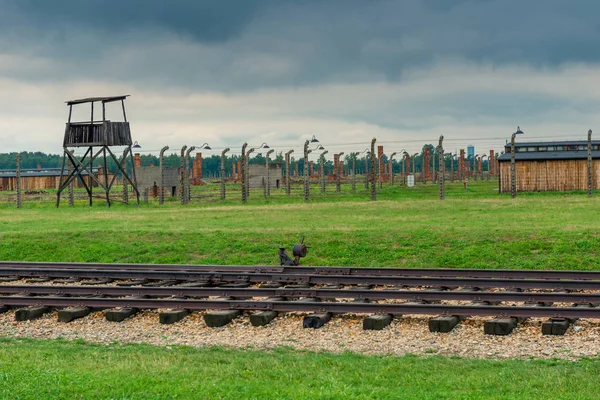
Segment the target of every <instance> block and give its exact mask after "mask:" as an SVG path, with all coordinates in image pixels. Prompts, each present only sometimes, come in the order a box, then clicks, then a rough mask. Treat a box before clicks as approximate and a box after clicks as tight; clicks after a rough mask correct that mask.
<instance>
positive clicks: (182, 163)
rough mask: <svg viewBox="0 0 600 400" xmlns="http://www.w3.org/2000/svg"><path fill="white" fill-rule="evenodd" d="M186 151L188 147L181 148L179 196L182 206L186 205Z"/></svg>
mask: <svg viewBox="0 0 600 400" xmlns="http://www.w3.org/2000/svg"><path fill="white" fill-rule="evenodd" d="M185 149H187V145H184V146H183V147H182V148H181V157H180V158H179V195H180V198H181V204H185Z"/></svg>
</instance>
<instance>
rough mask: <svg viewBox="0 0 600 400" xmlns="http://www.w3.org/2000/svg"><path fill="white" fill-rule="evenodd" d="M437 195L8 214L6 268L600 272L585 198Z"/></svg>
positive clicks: (2, 210)
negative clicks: (285, 266)
mask: <svg viewBox="0 0 600 400" xmlns="http://www.w3.org/2000/svg"><path fill="white" fill-rule="evenodd" d="M470 188H471V189H469V191H467V192H465V191H464V190H463V189H462V185H460V187H458V186H454V187H450V188H449V190H448V198H447V199H446V200H445V201H443V202H442V201H439V200H437V199H436V196H437V188H436V187H435V186H434V185H427V186H420V187H419V188H417V189H414V190H409V189H396V188H394V189H392V190H386V191H385V192H384V193H382V194H381V195H380V196H379V198H380V200H378V201H376V202H372V201H369V200H366V199H365V198H366V196H365V195H360V194H359V195H356V196H351V195H349V194H341V195H337V194H335V193H333V194H329V195H327V196H323V195H320V196H316V197H315V200H314V201H313V202H311V203H310V204H305V203H304V202H303V201H302V200H301V199H298V198H291V199H288V198H286V197H285V196H279V197H275V200H273V201H271V202H270V203H268V204H266V203H265V200H264V199H263V198H261V197H259V196H254V198H252V199H251V202H250V204H248V205H240V204H239V199H229V200H227V201H225V202H224V204H223V203H221V202H220V201H219V202H216V201H204V202H196V203H194V204H192V205H189V206H186V207H183V206H181V205H179V204H177V203H175V202H173V203H169V204H167V205H165V206H163V207H159V206H158V205H156V204H154V203H151V204H148V205H145V204H144V205H142V206H140V207H135V206H124V205H120V204H115V205H114V206H113V207H111V208H110V209H108V208H107V207H106V206H105V205H102V203H101V202H97V203H96V204H95V206H93V207H91V208H90V207H86V206H85V205H83V204H78V205H77V206H76V207H74V208H69V207H67V206H65V207H61V208H59V209H55V208H54V207H53V204H52V203H48V202H44V203H28V204H27V207H26V208H24V209H21V210H16V209H14V208H13V207H8V206H5V207H0V259H3V260H15V261H17V260H30V261H86V262H132V263H140V262H144V263H196V264H213V263H217V264H253V265H256V264H274V263H276V262H277V257H276V252H277V249H278V247H279V246H280V245H284V246H288V247H290V246H291V245H293V244H294V243H295V242H297V241H299V240H300V238H301V237H302V236H305V237H306V243H307V244H309V245H311V246H313V247H312V248H311V250H310V254H309V256H308V258H307V259H306V260H305V263H307V264H310V265H326V266H333V265H340V266H341V265H346V266H387V267H449V268H459V267H472V268H527V269H595V268H599V267H600V258H599V257H598V255H599V254H598V252H599V249H600V234H599V232H600V218H594V215H595V210H596V209H598V207H599V206H600V199H599V198H598V197H593V198H588V197H587V196H586V195H585V194H568V195H564V194H540V195H531V194H529V195H523V196H519V197H518V198H517V199H515V200H511V199H510V197H509V196H507V195H498V194H497V193H496V192H495V191H494V187H493V185H491V184H479V185H471V186H470Z"/></svg>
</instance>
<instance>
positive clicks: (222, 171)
mask: <svg viewBox="0 0 600 400" xmlns="http://www.w3.org/2000/svg"><path fill="white" fill-rule="evenodd" d="M228 151H229V147H226V148H225V149H223V151H222V152H221V200H225V153H227V152H228ZM234 165H235V164H234Z"/></svg>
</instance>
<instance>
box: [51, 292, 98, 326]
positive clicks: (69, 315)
mask: <svg viewBox="0 0 600 400" xmlns="http://www.w3.org/2000/svg"><path fill="white" fill-rule="evenodd" d="M85 297H87V298H90V299H92V298H102V297H104V296H102V295H93V296H85ZM100 310H103V308H92V307H66V308H63V309H61V310H58V316H57V317H58V322H72V321H74V320H76V319H79V318H83V317H86V316H88V315H89V314H91V313H92V312H93V311H100Z"/></svg>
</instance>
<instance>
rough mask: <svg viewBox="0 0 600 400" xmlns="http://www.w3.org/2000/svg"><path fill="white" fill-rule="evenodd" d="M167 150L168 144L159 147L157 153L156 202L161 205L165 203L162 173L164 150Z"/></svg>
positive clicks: (163, 176)
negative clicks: (157, 180)
mask: <svg viewBox="0 0 600 400" xmlns="http://www.w3.org/2000/svg"><path fill="white" fill-rule="evenodd" d="M167 150H169V146H165V147H163V148H162V149H160V154H159V155H158V165H159V172H158V173H159V174H160V177H159V188H158V204H159V205H161V206H162V205H163V204H164V203H165V175H164V169H163V168H164V158H165V151H167Z"/></svg>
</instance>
